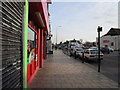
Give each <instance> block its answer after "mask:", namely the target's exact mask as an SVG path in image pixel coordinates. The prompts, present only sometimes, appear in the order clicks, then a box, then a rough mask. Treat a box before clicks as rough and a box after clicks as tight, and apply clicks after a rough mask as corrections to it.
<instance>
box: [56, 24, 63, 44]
mask: <svg viewBox="0 0 120 90" xmlns="http://www.w3.org/2000/svg"><path fill="white" fill-rule="evenodd" d="M58 27H62V26H58ZM57 40H58V32H57V28H56V45H57Z"/></svg>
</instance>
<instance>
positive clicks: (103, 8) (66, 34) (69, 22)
mask: <svg viewBox="0 0 120 90" xmlns="http://www.w3.org/2000/svg"><path fill="white" fill-rule="evenodd" d="M60 4H61V5H60ZM60 4H59V5H58V4H56V8H54V9H55V10H56V11H54V14H55V15H53V16H54V17H53V16H52V19H53V20H52V22H53V23H52V31H53V32H54V34H55V30H56V27H57V26H58V25H61V26H62V28H59V30H60V32H59V38H58V39H59V40H58V41H63V40H67V39H73V38H77V39H83V40H85V41H94V40H95V39H96V37H97V30H96V29H97V27H98V26H99V25H100V26H102V27H103V31H102V33H101V35H104V34H106V33H107V32H108V30H109V29H110V28H111V27H118V6H117V5H118V4H117V3H116V2H114V3H108V2H107V3H105V2H104V3H103V2H101V3H99V2H94V3H89V2H87V3H83V2H81V3H74V4H73V3H64V4H62V3H60ZM57 8H58V10H57ZM61 10H62V11H61ZM52 12H53V11H52ZM56 12H58V13H56ZM54 40H55V37H54Z"/></svg>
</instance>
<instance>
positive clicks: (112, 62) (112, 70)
mask: <svg viewBox="0 0 120 90" xmlns="http://www.w3.org/2000/svg"><path fill="white" fill-rule="evenodd" d="M118 56H119V54H118V51H114V52H111V53H110V54H104V58H103V60H102V61H101V69H100V73H102V74H103V75H105V76H107V77H108V78H110V79H112V80H114V81H116V82H118V58H119V57H118ZM86 63H88V64H89V66H90V67H91V68H93V69H95V70H96V71H98V63H97V62H94V61H90V62H86Z"/></svg>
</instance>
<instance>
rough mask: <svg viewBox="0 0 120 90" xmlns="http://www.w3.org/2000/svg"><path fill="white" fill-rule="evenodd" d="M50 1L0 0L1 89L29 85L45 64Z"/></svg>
mask: <svg viewBox="0 0 120 90" xmlns="http://www.w3.org/2000/svg"><path fill="white" fill-rule="evenodd" d="M50 3H51V2H50V0H49V2H47V0H41V2H28V0H25V2H14V0H11V2H9V1H5V2H2V1H0V14H1V15H0V19H1V21H2V22H0V27H1V28H0V30H1V31H0V77H1V78H0V89H2V88H27V87H28V86H29V84H30V82H31V81H32V79H33V78H34V76H35V74H36V72H37V71H38V69H40V68H42V67H43V63H44V60H45V58H46V37H47V36H48V34H49V32H50V23H49V15H48V14H49V11H48V7H49V4H50Z"/></svg>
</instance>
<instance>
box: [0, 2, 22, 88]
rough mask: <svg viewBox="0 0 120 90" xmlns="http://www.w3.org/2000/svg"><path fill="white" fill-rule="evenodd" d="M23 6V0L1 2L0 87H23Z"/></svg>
mask: <svg viewBox="0 0 120 90" xmlns="http://www.w3.org/2000/svg"><path fill="white" fill-rule="evenodd" d="M23 6H24V3H23V2H2V6H1V7H2V11H1V13H2V35H1V36H2V37H1V36H0V39H1V40H2V88H22V87H23V61H22V59H23V57H22V18H23V9H24V8H23ZM0 44H1V43H0Z"/></svg>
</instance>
